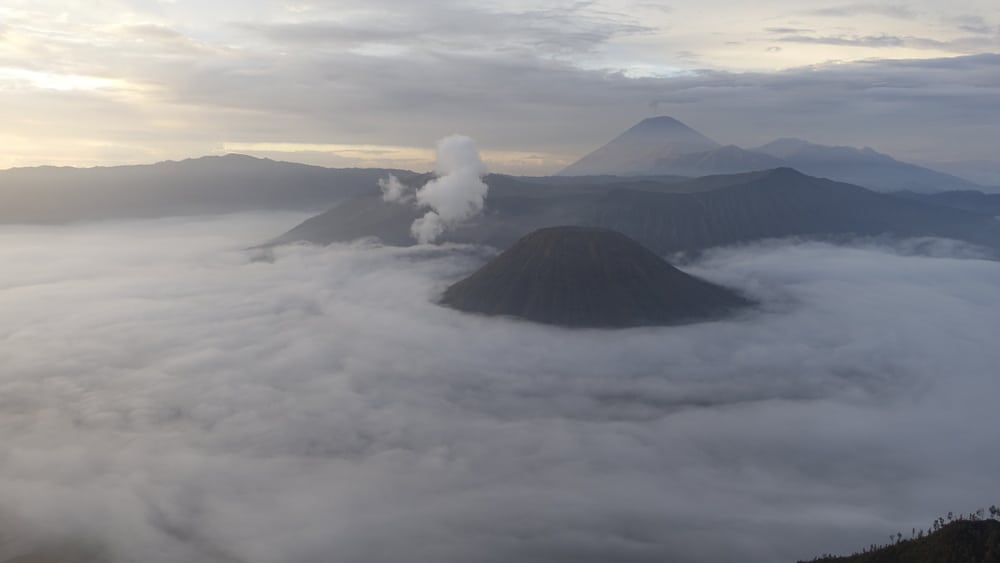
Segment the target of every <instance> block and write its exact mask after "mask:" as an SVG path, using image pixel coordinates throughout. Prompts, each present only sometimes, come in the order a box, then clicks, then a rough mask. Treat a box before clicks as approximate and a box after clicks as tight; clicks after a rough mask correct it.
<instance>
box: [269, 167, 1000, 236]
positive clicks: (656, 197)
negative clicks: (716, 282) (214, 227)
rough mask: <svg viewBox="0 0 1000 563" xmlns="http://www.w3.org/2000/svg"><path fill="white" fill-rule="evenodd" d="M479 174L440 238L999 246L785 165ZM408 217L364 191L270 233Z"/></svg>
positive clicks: (970, 223)
mask: <svg viewBox="0 0 1000 563" xmlns="http://www.w3.org/2000/svg"><path fill="white" fill-rule="evenodd" d="M485 181H486V183H487V184H488V185H489V186H490V191H489V195H488V196H487V198H486V208H485V210H484V213H483V215H481V216H480V217H477V218H475V219H474V220H473V221H471V222H470V223H469V224H467V225H463V226H460V227H458V228H456V229H454V230H452V231H448V232H447V233H445V235H444V240H445V241H451V242H462V243H477V244H489V245H493V246H496V247H498V248H507V247H508V246H510V245H511V244H513V243H514V242H515V241H517V240H518V239H519V238H521V237H522V236H524V235H526V234H527V233H529V232H531V231H534V230H536V229H539V228H542V227H548V226H552V225H577V226H591V227H602V228H607V229H612V230H617V231H620V232H622V233H624V234H626V235H628V236H629V237H632V238H634V239H635V240H637V241H639V242H640V243H641V244H643V245H644V246H646V247H648V248H650V249H652V250H653V251H654V252H657V253H659V254H661V255H662V254H666V253H672V252H678V251H692V250H699V249H704V248H708V247H712V246H719V245H728V244H737V243H745V242H751V241H755V240H760V239H764V238H774V237H788V236H803V237H811V238H834V239H839V238H844V237H850V236H857V235H861V236H877V235H889V236H898V237H914V236H937V237H946V238H954V239H958V240H965V241H969V242H974V243H977V244H982V245H984V246H988V247H990V248H993V249H1000V221H997V220H995V219H994V218H993V217H991V216H987V215H984V214H981V213H972V212H968V211H963V210H960V209H953V208H950V207H946V206H942V205H938V204H934V203H928V202H924V201H913V200H909V199H906V198H901V197H897V196H893V195H889V194H882V193H876V192H873V191H871V190H867V189H865V188H861V187H859V186H853V185H850V184H843V183H838V182H834V181H831V180H824V179H819V178H813V177H810V176H806V175H804V174H801V173H799V172H796V171H795V170H792V169H788V168H780V169H775V170H770V171H764V172H753V173H746V174H736V175H723V176H708V177H704V178H698V179H694V180H689V181H684V182H671V183H661V182H653V181H649V180H644V179H635V180H634V181H627V179H618V181H615V182H613V183H608V184H593V183H582V184H567V185H551V184H550V185H539V184H533V183H530V182H525V181H523V180H521V179H517V178H512V177H510V176H500V175H491V176H488V177H486V179H485ZM372 192H376V190H375V189H374V188H373V189H372ZM417 216H418V212H417V211H416V210H414V209H413V208H412V206H409V205H400V204H397V203H386V202H383V201H382V200H381V197H380V195H379V194H378V193H370V194H368V195H366V196H363V197H360V198H357V199H355V200H352V201H351V202H348V203H345V204H343V205H341V206H338V207H335V208H333V209H331V210H330V211H327V212H326V213H323V214H322V215H319V216H317V217H314V218H312V219H309V220H308V221H306V222H304V223H302V224H301V225H299V226H297V227H295V228H294V229H292V230H291V231H289V232H288V233H286V234H284V235H282V236H280V237H278V238H277V239H276V240H275V241H273V242H274V243H287V242H295V241H306V242H313V243H318V244H329V243H331V242H346V241H350V240H355V239H358V238H363V237H378V238H380V239H381V240H382V241H383V242H385V243H387V244H395V245H410V244H414V240H413V239H412V237H410V236H409V226H410V223H412V221H413V219H414V218H415V217H417Z"/></svg>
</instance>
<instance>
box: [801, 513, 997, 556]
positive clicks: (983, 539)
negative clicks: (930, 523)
mask: <svg viewBox="0 0 1000 563" xmlns="http://www.w3.org/2000/svg"><path fill="white" fill-rule="evenodd" d="M812 563H1000V522H997V521H995V520H979V521H969V520H960V521H957V522H951V523H949V524H945V526H944V527H943V528H941V529H940V530H938V531H936V532H934V533H932V534H930V535H928V536H924V537H921V538H917V539H910V540H905V541H901V542H899V543H896V544H892V545H887V546H883V547H879V548H876V549H874V550H869V551H867V552H865V553H858V554H855V555H849V556H846V557H834V556H829V557H821V558H817V559H813V560H812Z"/></svg>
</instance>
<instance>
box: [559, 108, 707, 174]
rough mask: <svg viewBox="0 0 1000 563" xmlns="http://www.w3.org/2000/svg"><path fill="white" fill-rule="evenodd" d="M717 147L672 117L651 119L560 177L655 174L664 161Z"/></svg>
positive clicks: (584, 158) (641, 122)
mask: <svg viewBox="0 0 1000 563" xmlns="http://www.w3.org/2000/svg"><path fill="white" fill-rule="evenodd" d="M719 147H720V145H719V143H716V142H715V141H713V140H712V139H709V138H708V137H706V136H705V135H702V134H701V133H699V132H697V131H695V130H694V129H692V128H690V127H688V126H687V125H685V124H683V123H681V122H680V121H678V120H676V119H674V118H672V117H666V116H662V117H651V118H649V119H644V120H642V121H640V122H639V123H638V124H636V125H634V126H633V127H632V128H630V129H629V130H628V131H625V132H624V133H622V134H621V135H619V136H618V137H616V138H615V139H614V140H612V141H611V142H610V143H608V144H606V145H604V146H603V147H601V148H599V149H597V150H595V151H594V152H592V153H590V154H588V155H587V156H584V157H583V158H581V159H580V160H578V161H577V162H575V163H573V164H571V165H569V166H567V167H566V168H565V169H563V170H562V171H561V172H559V175H560V176H587V175H601V174H616V175H634V174H656V173H659V172H657V170H658V166H657V163H659V162H661V161H663V160H664V159H669V158H671V157H674V156H680V155H687V154H695V153H703V152H707V151H711V150H714V149H717V148H719ZM659 168H662V166H661V167H659ZM666 173H669V174H674V172H666Z"/></svg>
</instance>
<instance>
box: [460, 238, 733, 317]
mask: <svg viewBox="0 0 1000 563" xmlns="http://www.w3.org/2000/svg"><path fill="white" fill-rule="evenodd" d="M441 302H442V303H443V304H445V305H448V306H449V307H453V308H455V309H459V310H462V311H467V312H473V313H482V314H487V315H509V316H515V317H521V318H524V319H528V320H531V321H536V322H541V323H548V324H556V325H564V326H575V327H629V326H642V325H664V324H674V323H679V322H686V321H693V320H698V319H704V318H710V317H714V316H718V315H722V314H724V313H726V312H729V311H731V310H733V309H735V308H738V307H742V306H746V305H748V304H749V301H747V300H746V299H745V298H743V297H741V296H739V295H738V294H736V293H735V292H733V291H731V290H728V289H725V288H723V287H719V286H717V285H714V284H711V283H709V282H706V281H704V280H701V279H698V278H695V277H693V276H690V275H688V274H685V273H684V272H682V271H680V270H678V269H677V268H675V267H673V266H671V265H670V264H668V263H667V262H666V261H664V260H663V259H662V258H660V257H659V256H657V255H656V254H654V253H652V252H651V251H649V250H647V249H645V248H643V247H642V245H640V244H639V243H637V242H635V241H634V240H632V239H630V238H628V237H626V236H625V235H622V234H621V233H617V232H615V231H609V230H605V229H594V228H584V227H551V228H546V229H541V230H538V231H535V232H533V233H531V234H529V235H528V236H526V237H524V238H522V239H521V240H519V241H518V242H517V243H516V244H515V245H514V246H513V247H511V248H510V249H508V250H507V251H506V252H504V253H502V254H501V255H500V256H498V257H497V258H496V259H494V260H492V261H491V262H489V263H488V264H486V265H485V266H483V267H482V268H481V269H479V270H478V271H476V272H475V273H474V274H472V275H471V276H469V277H467V278H465V279H464V280H462V281H460V282H458V283H456V284H454V285H452V286H451V287H449V288H448V289H447V290H446V291H445V292H444V296H443V297H442V299H441Z"/></svg>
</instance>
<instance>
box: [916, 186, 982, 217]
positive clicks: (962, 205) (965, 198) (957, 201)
mask: <svg viewBox="0 0 1000 563" xmlns="http://www.w3.org/2000/svg"><path fill="white" fill-rule="evenodd" d="M896 195H898V196H900V197H905V198H909V199H915V200H918V201H924V202H927V203H934V204H937V205H945V206H948V207H954V208H955V209H962V210H965V211H971V212H973V213H982V214H985V215H992V216H1000V194H986V193H983V192H980V191H976V190H966V191H954V192H941V193H937V194H920V193H916V192H899V193H897V194H896Z"/></svg>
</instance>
